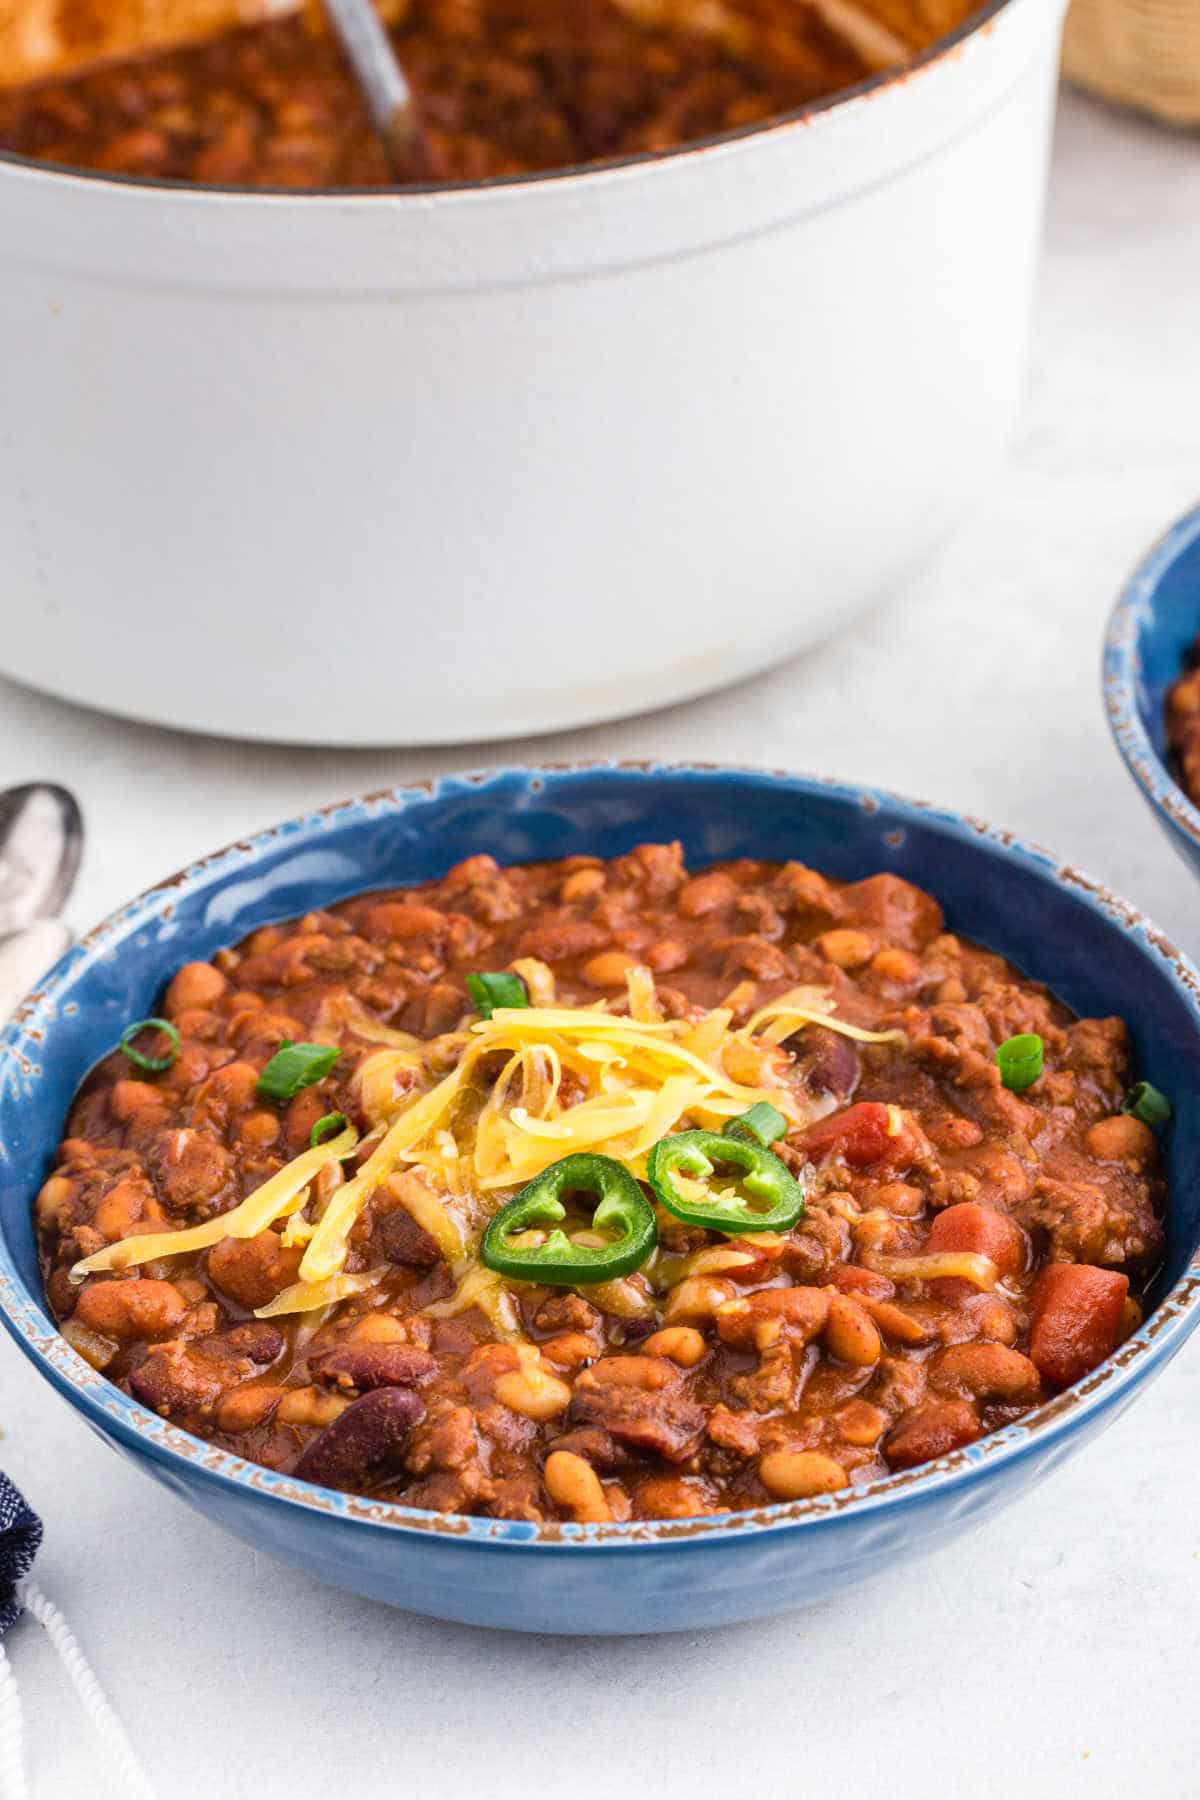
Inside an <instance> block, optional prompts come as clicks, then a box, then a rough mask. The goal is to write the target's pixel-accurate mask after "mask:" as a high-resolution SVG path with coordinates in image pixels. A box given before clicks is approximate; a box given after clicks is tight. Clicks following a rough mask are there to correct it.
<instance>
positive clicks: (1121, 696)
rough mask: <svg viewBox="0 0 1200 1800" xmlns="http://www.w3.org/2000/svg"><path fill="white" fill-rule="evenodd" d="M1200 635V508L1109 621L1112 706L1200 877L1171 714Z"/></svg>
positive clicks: (1128, 758) (1151, 801)
mask: <svg viewBox="0 0 1200 1800" xmlns="http://www.w3.org/2000/svg"><path fill="white" fill-rule="evenodd" d="M1197 633H1200V507H1196V508H1195V509H1194V510H1193V511H1192V512H1190V513H1186V514H1185V515H1184V517H1183V518H1182V519H1180V520H1179V521H1178V522H1177V523H1176V524H1175V525H1172V527H1171V529H1170V531H1168V532H1167V534H1166V536H1165V537H1163V538H1160V539H1159V541H1158V543H1157V544H1155V546H1154V548H1153V549H1152V550H1151V551H1149V552H1148V554H1147V555H1146V556H1145V557H1144V558H1143V559H1142V561H1141V562H1140V563H1139V564H1138V566H1137V568H1136V569H1135V570H1134V572H1133V574H1132V575H1131V576H1130V578H1129V581H1128V582H1127V583H1126V585H1125V587H1124V589H1123V590H1122V592H1121V596H1120V598H1119V599H1118V601H1117V604H1116V605H1115V606H1114V608H1113V610H1112V613H1111V615H1110V617H1109V621H1108V632H1107V635H1106V637H1105V641H1104V664H1103V680H1104V707H1105V711H1106V713H1107V715H1108V723H1109V727H1110V729H1111V731H1112V734H1113V737H1114V738H1115V739H1116V743H1117V749H1118V750H1119V751H1120V752H1121V755H1122V757H1123V759H1124V762H1125V767H1126V768H1127V769H1128V770H1129V773H1130V774H1131V775H1132V777H1133V779H1134V781H1135V782H1136V783H1137V785H1138V787H1139V788H1140V790H1141V792H1142V796H1143V798H1144V799H1145V801H1146V804H1147V805H1148V806H1149V807H1150V809H1151V811H1152V812H1153V814H1154V816H1155V818H1156V819H1157V820H1158V822H1159V824H1160V825H1161V826H1162V828H1163V830H1164V831H1165V832H1166V834H1167V836H1168V837H1169V838H1170V840H1171V843H1172V844H1173V845H1174V847H1175V849H1176V850H1177V851H1178V852H1179V854H1180V856H1182V857H1183V860H1184V861H1185V862H1186V863H1187V864H1188V866H1189V867H1190V868H1191V869H1193V870H1194V871H1195V873H1196V874H1198V875H1200V807H1197V806H1196V804H1195V802H1194V801H1192V800H1190V799H1189V798H1188V796H1187V795H1186V794H1185V793H1184V791H1183V789H1182V788H1181V787H1180V785H1179V783H1178V782H1177V781H1176V779H1175V776H1174V773H1173V771H1172V769H1171V764H1170V756H1169V752H1168V749H1167V733H1166V726H1165V722H1164V716H1163V708H1164V706H1165V704H1166V698H1167V689H1168V688H1169V687H1170V685H1171V683H1172V682H1173V681H1174V680H1175V679H1176V677H1177V676H1178V675H1179V674H1180V673H1181V671H1182V669H1183V662H1184V658H1185V656H1186V655H1187V653H1188V651H1189V650H1190V649H1191V647H1192V644H1193V643H1194V642H1195V639H1196V636H1197Z"/></svg>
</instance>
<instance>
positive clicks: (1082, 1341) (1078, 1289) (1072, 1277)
mask: <svg viewBox="0 0 1200 1800" xmlns="http://www.w3.org/2000/svg"><path fill="white" fill-rule="evenodd" d="M1128 1292H1129V1277H1128V1276H1127V1275H1118V1274H1117V1273H1116V1272H1115V1270H1113V1269H1095V1268H1092V1267H1091V1266H1090V1264H1087V1263H1051V1264H1050V1265H1049V1266H1048V1267H1047V1268H1045V1269H1043V1270H1042V1272H1041V1274H1040V1275H1039V1276H1038V1278H1037V1282H1036V1284H1035V1286H1034V1290H1033V1296H1032V1302H1031V1315H1032V1320H1033V1324H1032V1328H1031V1330H1030V1333H1029V1354H1030V1356H1031V1357H1032V1359H1033V1361H1034V1363H1035V1364H1036V1365H1037V1370H1038V1373H1039V1375H1041V1377H1042V1379H1043V1380H1044V1381H1049V1382H1052V1383H1053V1385H1054V1386H1055V1387H1069V1386H1070V1385H1071V1383H1072V1382H1073V1381H1080V1380H1082V1378H1083V1377H1084V1376H1085V1375H1088V1374H1090V1373H1091V1371H1092V1370H1093V1369H1094V1368H1095V1367H1096V1366H1097V1364H1098V1363H1102V1362H1103V1361H1104V1358H1105V1357H1106V1356H1110V1355H1111V1354H1112V1352H1113V1351H1114V1350H1115V1349H1116V1346H1117V1339H1118V1338H1119V1336H1120V1333H1121V1314H1122V1311H1123V1309H1124V1306H1125V1297H1126V1295H1127V1294H1128Z"/></svg>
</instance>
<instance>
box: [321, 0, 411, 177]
mask: <svg viewBox="0 0 1200 1800" xmlns="http://www.w3.org/2000/svg"><path fill="white" fill-rule="evenodd" d="M322 3H323V5H324V7H325V11H326V13H327V14H328V16H329V22H330V24H331V25H332V27H333V30H334V32H335V34H336V36H337V39H338V42H339V43H340V44H341V46H342V50H343V52H344V53H345V57H346V61H347V62H348V63H349V64H350V68H351V70H352V71H353V73H354V77H355V80H356V81H357V82H358V85H359V89H360V91H361V93H362V96H363V99H364V100H365V101H366V103H367V111H368V113H369V114H370V117H371V123H372V125H373V126H374V127H375V131H376V133H377V135H378V136H379V138H380V141H381V142H382V144H383V147H384V150H385V151H386V152H387V158H388V163H389V165H390V167H391V170H392V173H393V174H394V175H395V176H397V177H398V178H399V179H401V180H411V179H412V177H413V175H414V174H417V175H427V176H430V177H432V176H433V175H434V173H435V170H434V167H433V162H432V158H431V154H430V149H429V143H428V140H427V139H426V137H425V134H424V132H423V131H422V129H421V122H420V119H419V118H418V116H417V107H416V101H415V100H414V98H413V91H412V89H411V87H410V86H409V84H408V80H407V77H406V76H405V74H404V71H403V69H402V68H401V67H400V64H399V62H398V60H397V58H396V52H395V50H394V49H393V48H392V40H391V38H390V37H389V36H388V34H387V32H386V31H385V30H384V28H383V25H382V23H381V21H380V18H379V14H378V13H377V12H376V11H375V7H374V4H373V0H322Z"/></svg>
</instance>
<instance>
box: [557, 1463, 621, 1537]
mask: <svg viewBox="0 0 1200 1800" xmlns="http://www.w3.org/2000/svg"><path fill="white" fill-rule="evenodd" d="M542 1475H543V1480H544V1481H545V1483H546V1492H547V1493H548V1494H549V1496H550V1498H551V1499H552V1500H553V1502H554V1504H555V1505H556V1506H558V1507H561V1508H562V1510H563V1511H564V1512H565V1513H568V1514H569V1515H570V1517H571V1518H572V1519H573V1520H574V1521H575V1523H576V1524H578V1525H603V1524H607V1523H608V1521H609V1520H610V1519H611V1518H612V1508H611V1507H610V1506H609V1504H608V1501H607V1500H606V1499H605V1496H604V1489H603V1488H602V1487H601V1485H600V1478H599V1476H598V1475H597V1474H596V1471H595V1469H593V1467H592V1465H591V1464H590V1463H588V1462H585V1461H584V1459H583V1458H582V1456H576V1455H574V1454H573V1453H572V1452H571V1451H570V1450H552V1451H551V1452H550V1455H549V1456H548V1457H547V1458H546V1466H545V1469H544V1470H543V1472H542Z"/></svg>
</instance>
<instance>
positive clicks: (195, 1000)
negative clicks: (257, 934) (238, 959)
mask: <svg viewBox="0 0 1200 1800" xmlns="http://www.w3.org/2000/svg"><path fill="white" fill-rule="evenodd" d="M228 987H229V982H228V981H227V980H226V978H225V976H224V975H222V973H221V971H220V969H214V968H213V966H212V964H211V963H206V962H191V963H184V965H183V967H182V969H180V970H179V971H178V972H177V973H176V974H175V975H174V976H173V977H172V979H171V984H170V986H169V987H168V989H167V997H166V1000H165V1001H164V1005H165V1007H166V1010H167V1017H168V1018H169V1019H173V1018H175V1017H176V1016H177V1015H178V1014H179V1013H181V1012H190V1011H191V1010H192V1008H193V1007H210V1006H215V1005H216V1003H217V1001H218V1000H219V999H220V998H221V996H222V994H224V993H225V992H226V991H227V989H228Z"/></svg>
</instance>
